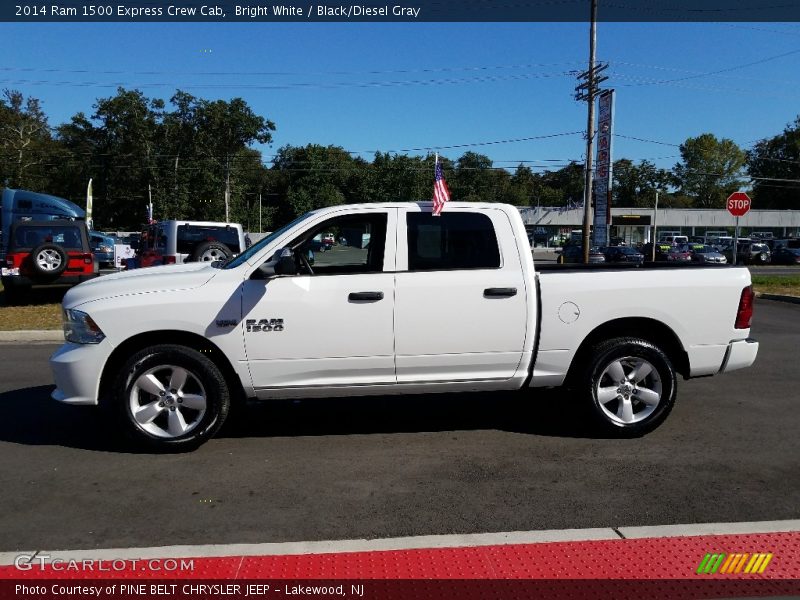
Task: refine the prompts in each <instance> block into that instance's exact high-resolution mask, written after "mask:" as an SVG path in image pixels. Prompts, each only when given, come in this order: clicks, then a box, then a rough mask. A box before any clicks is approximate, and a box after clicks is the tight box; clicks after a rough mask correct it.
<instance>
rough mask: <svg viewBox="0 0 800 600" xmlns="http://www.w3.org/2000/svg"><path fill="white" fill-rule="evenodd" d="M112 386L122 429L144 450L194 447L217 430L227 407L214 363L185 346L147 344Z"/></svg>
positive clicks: (225, 392)
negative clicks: (148, 345) (147, 346)
mask: <svg viewBox="0 0 800 600" xmlns="http://www.w3.org/2000/svg"><path fill="white" fill-rule="evenodd" d="M114 390H115V395H114V398H113V408H114V410H115V412H116V413H117V416H118V417H119V420H120V422H121V425H122V427H123V429H124V430H125V432H126V433H127V434H128V436H129V437H130V438H132V440H133V441H134V442H135V443H136V444H137V445H138V446H141V447H143V448H146V449H148V450H156V451H166V452H170V451H172V452H174V451H183V450H192V449H194V448H196V447H198V446H199V445H200V444H202V443H203V442H205V441H206V440H208V439H209V438H211V437H212V436H213V435H214V434H215V433H216V432H217V431H219V428H220V427H222V424H223V423H224V422H225V418H226V417H227V415H228V411H229V409H230V393H229V391H228V385H227V383H226V381H225V378H224V376H223V375H222V373H221V372H220V370H219V368H218V367H217V365H215V364H214V363H213V362H212V361H211V360H209V359H208V358H207V357H206V356H204V355H203V354H201V353H200V352H197V351H196V350H193V349H191V348H187V347H185V346H177V345H158V346H151V347H149V348H145V349H143V350H141V351H140V352H138V353H136V354H134V355H133V356H132V357H131V358H130V359H129V360H128V361H127V362H126V363H125V365H124V366H123V367H122V369H121V370H120V372H119V374H118V375H117V378H116V381H115V383H114Z"/></svg>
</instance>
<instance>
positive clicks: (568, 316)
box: [558, 302, 581, 325]
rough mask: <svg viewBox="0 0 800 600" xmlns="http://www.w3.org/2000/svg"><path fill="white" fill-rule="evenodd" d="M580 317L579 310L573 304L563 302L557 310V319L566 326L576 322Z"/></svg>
mask: <svg viewBox="0 0 800 600" xmlns="http://www.w3.org/2000/svg"><path fill="white" fill-rule="evenodd" d="M580 316H581V309H580V308H578V305H577V304H575V303H574V302H564V304H562V305H561V306H560V307H559V309H558V318H559V319H561V321H562V322H563V323H566V324H567V325H569V324H570V323H574V322H575V321H577V320H578V317H580Z"/></svg>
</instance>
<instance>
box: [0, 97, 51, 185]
mask: <svg viewBox="0 0 800 600" xmlns="http://www.w3.org/2000/svg"><path fill="white" fill-rule="evenodd" d="M54 151H55V144H54V143H53V139H52V136H51V135H50V127H49V126H48V124H47V116H46V115H45V114H44V111H43V110H42V107H41V106H40V104H39V101H38V100H37V99H36V98H30V97H29V98H27V99H26V98H25V97H24V96H23V95H22V94H21V93H20V92H18V91H15V90H5V91H4V92H3V97H2V98H0V182H6V183H5V184H6V185H8V186H9V187H21V188H26V189H30V190H34V191H46V187H47V183H48V177H47V173H48V168H49V166H50V165H49V161H50V156H51V154H52V153H53V152H54Z"/></svg>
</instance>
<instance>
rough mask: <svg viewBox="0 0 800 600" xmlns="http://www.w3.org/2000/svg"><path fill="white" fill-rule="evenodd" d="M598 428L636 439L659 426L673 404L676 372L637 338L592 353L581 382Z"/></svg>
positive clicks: (659, 353)
mask: <svg viewBox="0 0 800 600" xmlns="http://www.w3.org/2000/svg"><path fill="white" fill-rule="evenodd" d="M580 391H581V394H582V395H583V396H584V397H585V398H586V400H587V401H588V404H589V406H590V411H591V414H592V417H593V419H594V422H595V424H596V425H597V427H598V429H599V430H600V431H601V432H602V433H604V434H609V435H613V436H615V437H636V436H640V435H644V434H645V433H648V432H650V431H652V430H653V429H655V428H656V427H658V426H659V425H660V424H661V423H662V422H663V421H664V419H666V418H667V415H669V413H670V411H671V410H672V407H673V405H674V404H675V394H676V391H677V380H676V377H675V369H674V367H673V366H672V363H671V362H670V360H669V357H667V355H666V354H664V352H663V351H662V350H661V349H659V348H658V347H657V346H655V345H653V344H652V343H650V342H648V341H646V340H642V339H638V338H629V337H626V338H615V339H612V340H608V341H606V342H603V343H600V344H598V345H596V346H595V347H594V348H592V353H591V359H590V360H589V364H588V365H587V368H586V370H585V371H584V373H583V376H582V377H581V380H580Z"/></svg>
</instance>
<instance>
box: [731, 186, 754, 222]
mask: <svg viewBox="0 0 800 600" xmlns="http://www.w3.org/2000/svg"><path fill="white" fill-rule="evenodd" d="M750 204H751V201H750V196H748V195H747V194H745V193H744V192H733V193H732V194H731V195H730V196H728V203H727V204H726V208H727V209H728V212H729V213H731V214H732V215H733V216H734V217H742V216H744V215H745V214H747V211H749V210H750Z"/></svg>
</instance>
